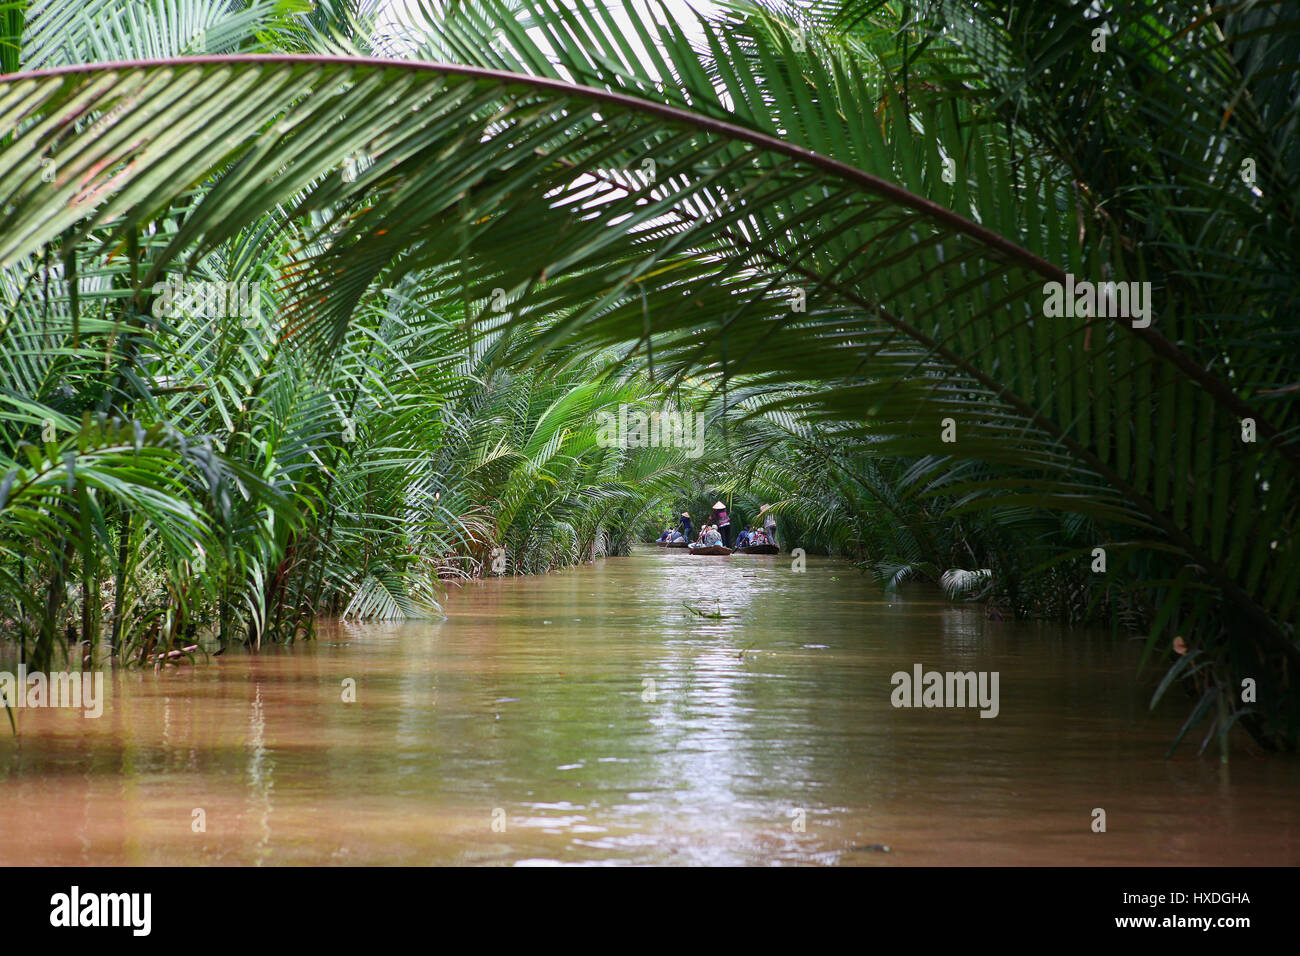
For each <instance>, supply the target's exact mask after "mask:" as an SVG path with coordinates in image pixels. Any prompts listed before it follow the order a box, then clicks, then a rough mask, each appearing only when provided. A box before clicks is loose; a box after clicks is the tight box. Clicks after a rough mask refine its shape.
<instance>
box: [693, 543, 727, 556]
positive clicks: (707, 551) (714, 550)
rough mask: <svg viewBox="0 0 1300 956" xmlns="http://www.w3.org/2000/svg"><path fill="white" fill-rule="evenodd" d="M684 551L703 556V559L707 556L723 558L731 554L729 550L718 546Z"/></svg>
mask: <svg viewBox="0 0 1300 956" xmlns="http://www.w3.org/2000/svg"><path fill="white" fill-rule="evenodd" d="M686 550H687V551H689V552H690V553H691V554H700V555H704V556H705V557H708V556H709V555H718V556H719V557H725V556H726V555H728V554H731V549H730V548H724V547H723V546H722V545H720V544H715V545H712V546H710V547H707V548H687V549H686Z"/></svg>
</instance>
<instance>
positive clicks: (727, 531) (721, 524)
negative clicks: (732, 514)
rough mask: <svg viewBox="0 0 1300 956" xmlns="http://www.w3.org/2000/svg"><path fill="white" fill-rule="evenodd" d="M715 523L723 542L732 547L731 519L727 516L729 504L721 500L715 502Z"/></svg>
mask: <svg viewBox="0 0 1300 956" xmlns="http://www.w3.org/2000/svg"><path fill="white" fill-rule="evenodd" d="M713 525H714V527H715V528H717V529H718V534H719V535H721V537H722V543H723V544H725V545H726V546H727V547H728V548H729V547H731V519H730V518H729V517H728V516H727V506H726V505H724V504H723V503H722V502H721V501H715V502H714V503H713Z"/></svg>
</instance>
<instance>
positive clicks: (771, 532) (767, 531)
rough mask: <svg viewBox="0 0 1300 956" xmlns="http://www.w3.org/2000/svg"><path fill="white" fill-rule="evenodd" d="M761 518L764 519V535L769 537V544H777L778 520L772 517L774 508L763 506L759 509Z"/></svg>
mask: <svg viewBox="0 0 1300 956" xmlns="http://www.w3.org/2000/svg"><path fill="white" fill-rule="evenodd" d="M758 514H759V517H761V518H763V534H764V535H766V536H767V542H766V543H767V544H776V518H774V517H773V516H772V506H771V505H763V507H761V508H759V509H758Z"/></svg>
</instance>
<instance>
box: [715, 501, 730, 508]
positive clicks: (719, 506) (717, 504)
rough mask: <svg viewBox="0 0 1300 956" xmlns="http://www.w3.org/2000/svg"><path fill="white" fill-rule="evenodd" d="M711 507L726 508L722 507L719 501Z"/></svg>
mask: <svg viewBox="0 0 1300 956" xmlns="http://www.w3.org/2000/svg"><path fill="white" fill-rule="evenodd" d="M713 507H715V508H726V507H727V506H726V505H724V504H723V503H722V502H721V501H718V502H715V503H714V505H713Z"/></svg>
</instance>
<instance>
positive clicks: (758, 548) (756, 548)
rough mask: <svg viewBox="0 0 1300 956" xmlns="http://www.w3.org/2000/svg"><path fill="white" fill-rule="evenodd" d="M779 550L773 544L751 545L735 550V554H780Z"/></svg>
mask: <svg viewBox="0 0 1300 956" xmlns="http://www.w3.org/2000/svg"><path fill="white" fill-rule="evenodd" d="M780 553H781V549H780V548H778V547H777V546H776V545H774V544H751V545H748V546H746V547H744V548H737V549H736V554H780Z"/></svg>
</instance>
